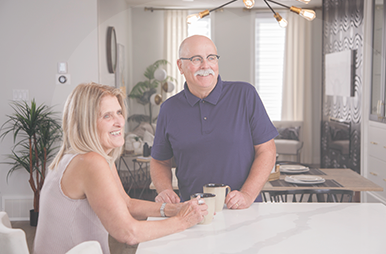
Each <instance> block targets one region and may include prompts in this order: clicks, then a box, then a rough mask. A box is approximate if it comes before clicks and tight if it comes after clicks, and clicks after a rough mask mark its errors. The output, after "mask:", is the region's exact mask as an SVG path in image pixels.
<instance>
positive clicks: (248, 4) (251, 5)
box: [243, 0, 255, 9]
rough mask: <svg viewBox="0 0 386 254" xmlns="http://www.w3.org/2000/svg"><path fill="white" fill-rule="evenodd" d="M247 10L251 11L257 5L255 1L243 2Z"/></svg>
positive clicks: (247, 0)
mask: <svg viewBox="0 0 386 254" xmlns="http://www.w3.org/2000/svg"><path fill="white" fill-rule="evenodd" d="M243 2H244V5H245V8H247V9H251V8H252V7H253V6H254V5H255V0H243Z"/></svg>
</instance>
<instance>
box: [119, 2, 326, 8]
mask: <svg viewBox="0 0 386 254" xmlns="http://www.w3.org/2000/svg"><path fill="white" fill-rule="evenodd" d="M229 1H230V0H126V2H127V3H128V4H129V5H130V6H131V7H154V8H174V9H213V8H215V7H218V6H221V5H223V4H225V3H228V2H229ZM276 2H279V3H282V4H284V5H287V6H292V5H294V6H296V7H301V8H309V9H311V8H315V7H321V6H322V0H311V2H310V3H309V4H307V5H306V4H303V3H301V2H298V1H295V0H276ZM269 4H270V5H271V7H272V8H273V9H275V8H280V6H278V5H276V4H274V3H269ZM243 7H244V3H243V1H242V0H238V1H236V2H233V3H231V4H229V5H227V6H226V7H224V8H243ZM266 7H267V6H266V4H265V3H264V1H263V0H255V7H254V8H266Z"/></svg>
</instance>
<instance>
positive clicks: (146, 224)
mask: <svg viewBox="0 0 386 254" xmlns="http://www.w3.org/2000/svg"><path fill="white" fill-rule="evenodd" d="M67 170H68V172H67V173H66V175H64V176H66V177H65V178H63V180H62V185H63V186H64V190H66V192H65V193H66V195H70V197H71V198H72V197H75V196H78V197H81V196H82V195H83V196H85V197H86V198H87V200H88V202H89V204H90V206H91V207H92V209H93V210H94V212H95V213H96V214H97V216H98V217H99V219H100V220H101V222H102V224H103V226H104V227H105V228H106V230H107V231H108V232H109V233H110V235H111V236H112V237H114V238H115V239H117V240H118V241H120V242H125V243H127V244H130V245H132V244H137V243H139V242H143V241H148V240H152V239H155V238H158V237H162V236H165V235H168V234H172V233H176V232H180V231H182V230H184V229H186V228H188V227H191V226H193V225H195V224H197V223H198V222H200V221H201V220H202V219H203V215H205V214H207V211H206V208H207V206H206V205H200V206H199V205H198V204H197V200H192V201H189V202H187V203H186V204H184V205H183V207H182V208H181V210H180V212H179V213H178V214H177V215H176V216H175V217H172V218H169V219H166V220H161V221H138V220H136V219H134V218H133V217H132V215H131V211H129V209H130V208H131V207H132V208H133V213H135V214H141V213H143V212H144V210H145V209H149V212H145V213H147V215H156V213H157V210H158V214H159V208H160V205H161V204H156V203H154V204H151V202H146V201H140V202H137V201H135V202H132V201H131V200H130V198H129V197H124V196H123V195H122V190H121V189H120V187H118V186H119V185H118V184H117V179H116V177H114V174H116V169H115V168H114V169H110V167H109V165H108V163H107V162H106V160H105V159H104V158H103V157H102V156H100V155H99V154H97V153H87V154H84V155H78V156H76V157H75V158H74V159H73V161H72V162H71V163H70V165H69V167H68V169H67ZM67 170H66V171H67ZM114 171H115V173H114ZM69 183H72V184H69ZM74 186H76V187H75V188H74ZM127 203H128V204H129V205H128V204H127ZM142 205H144V208H143V207H142ZM128 206H129V209H128ZM135 206H140V207H135ZM141 211H142V212H141ZM158 214H157V215H158Z"/></svg>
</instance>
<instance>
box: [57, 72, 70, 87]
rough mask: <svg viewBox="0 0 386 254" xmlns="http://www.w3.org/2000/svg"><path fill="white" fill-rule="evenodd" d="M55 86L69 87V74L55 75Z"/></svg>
mask: <svg viewBox="0 0 386 254" xmlns="http://www.w3.org/2000/svg"><path fill="white" fill-rule="evenodd" d="M56 84H57V85H70V84H71V76H70V74H56Z"/></svg>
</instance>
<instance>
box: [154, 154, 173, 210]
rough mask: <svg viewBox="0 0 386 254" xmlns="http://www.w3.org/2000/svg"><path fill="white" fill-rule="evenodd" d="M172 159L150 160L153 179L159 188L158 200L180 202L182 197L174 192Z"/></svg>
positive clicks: (156, 199) (157, 188)
mask: <svg viewBox="0 0 386 254" xmlns="http://www.w3.org/2000/svg"><path fill="white" fill-rule="evenodd" d="M171 165H172V160H171V159H169V160H165V161H159V160H156V159H154V158H151V160H150V175H151V180H152V181H153V184H154V186H155V188H156V190H157V193H158V196H157V197H156V198H155V201H156V202H162V203H163V202H165V203H179V202H180V198H179V197H178V195H177V194H176V193H175V192H174V190H173V186H172V170H171V169H172V167H171Z"/></svg>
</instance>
